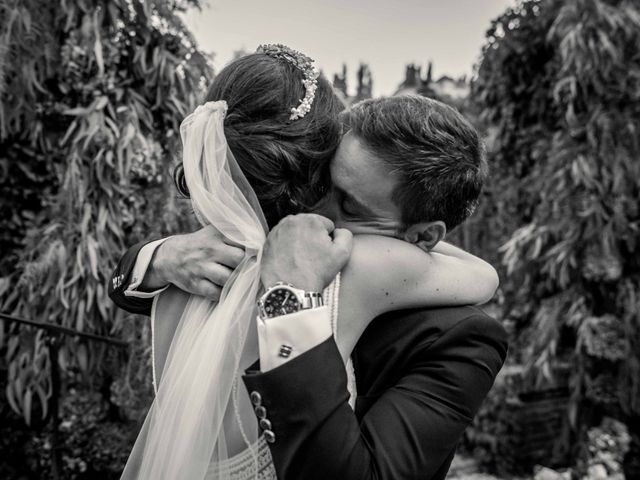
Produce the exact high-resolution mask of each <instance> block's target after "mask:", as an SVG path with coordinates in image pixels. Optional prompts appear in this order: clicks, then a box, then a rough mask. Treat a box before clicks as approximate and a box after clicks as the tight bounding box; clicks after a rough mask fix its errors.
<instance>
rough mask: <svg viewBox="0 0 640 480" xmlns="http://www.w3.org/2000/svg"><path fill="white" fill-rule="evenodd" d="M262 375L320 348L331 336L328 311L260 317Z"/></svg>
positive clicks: (316, 309)
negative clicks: (313, 349) (315, 348)
mask: <svg viewBox="0 0 640 480" xmlns="http://www.w3.org/2000/svg"><path fill="white" fill-rule="evenodd" d="M257 321H258V347H259V349H260V371H262V372H268V371H269V370H273V369H274V368H276V367H279V366H281V365H283V364H285V363H286V362H288V361H290V360H293V359H294V358H296V357H298V356H300V355H301V354H303V353H305V352H307V351H309V350H311V349H312V348H314V347H316V346H318V345H320V344H321V343H322V342H324V341H326V340H327V339H328V338H329V337H331V335H332V331H331V316H330V312H329V307H327V306H324V307H318V308H311V309H308V310H301V311H299V312H296V313H290V314H288V315H281V316H278V317H274V318H267V319H264V320H263V319H261V318H260V317H258V319H257Z"/></svg>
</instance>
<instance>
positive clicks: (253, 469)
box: [206, 274, 357, 480]
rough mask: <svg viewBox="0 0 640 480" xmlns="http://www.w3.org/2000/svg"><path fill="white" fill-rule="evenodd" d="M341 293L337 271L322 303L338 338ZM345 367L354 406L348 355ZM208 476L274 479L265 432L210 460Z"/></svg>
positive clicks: (353, 380)
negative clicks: (215, 460)
mask: <svg viewBox="0 0 640 480" xmlns="http://www.w3.org/2000/svg"><path fill="white" fill-rule="evenodd" d="M339 293H340V274H338V275H337V276H336V278H335V279H334V281H333V282H331V284H330V285H329V286H328V287H327V288H325V290H324V292H323V294H322V296H323V300H324V304H325V305H327V306H328V307H329V309H330V312H331V329H332V330H333V336H334V337H335V338H336V339H337V332H338V297H339ZM345 369H346V371H347V389H348V391H349V394H350V398H349V405H351V408H354V407H355V401H356V394H357V392H356V377H355V372H354V369H353V363H352V362H351V359H349V360H348V361H347V363H346V365H345ZM206 478H207V480H215V479H220V478H224V479H227V480H277V476H276V471H275V468H274V466H273V459H272V458H271V451H270V450H269V445H268V443H267V441H266V440H265V438H264V436H260V438H259V439H258V441H256V442H255V443H254V444H253V445H251V446H250V447H249V448H247V449H246V450H244V451H243V452H241V453H239V454H238V455H235V456H234V457H231V458H229V459H228V460H226V461H224V462H219V463H217V464H212V465H211V467H210V468H209V471H208V472H207V477H206Z"/></svg>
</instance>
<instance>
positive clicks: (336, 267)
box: [261, 214, 352, 292]
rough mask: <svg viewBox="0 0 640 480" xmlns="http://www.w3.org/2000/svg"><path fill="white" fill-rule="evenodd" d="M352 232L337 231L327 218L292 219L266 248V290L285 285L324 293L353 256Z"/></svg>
mask: <svg viewBox="0 0 640 480" xmlns="http://www.w3.org/2000/svg"><path fill="white" fill-rule="evenodd" d="M351 246H352V235H351V232H349V231H348V230H345V229H342V228H335V226H334V224H333V222H332V221H331V220H329V219H328V218H325V217H322V216H320V215H314V214H300V215H291V216H288V217H286V218H284V219H283V220H281V221H280V223H278V225H276V227H275V228H274V229H273V230H271V232H270V233H269V236H268V237H267V242H266V244H265V246H264V251H263V255H262V265H261V267H262V268H261V279H262V284H263V285H264V286H265V287H267V288H268V287H271V286H273V285H274V284H275V283H277V282H285V283H289V284H291V285H293V286H294V287H296V288H301V289H303V290H306V291H312V292H321V291H322V290H323V289H324V288H325V287H326V286H327V285H329V284H330V283H331V281H332V280H333V279H334V278H335V276H336V275H337V274H338V272H339V271H340V270H342V268H343V267H344V266H345V265H346V263H347V261H348V260H349V257H350V255H351Z"/></svg>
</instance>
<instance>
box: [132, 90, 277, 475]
mask: <svg viewBox="0 0 640 480" xmlns="http://www.w3.org/2000/svg"><path fill="white" fill-rule="evenodd" d="M226 109H227V105H226V103H225V102H224V101H218V102H209V103H207V104H205V105H202V106H200V107H198V108H197V109H196V111H195V112H194V113H192V114H191V115H189V116H188V117H187V118H186V119H185V120H184V122H183V123H182V125H181V127H180V132H181V135H182V142H183V145H184V151H183V165H184V173H185V179H186V182H187V186H188V188H189V192H190V195H191V200H192V202H193V207H194V210H195V212H196V214H197V216H198V219H199V220H200V222H201V223H202V224H203V225H206V224H210V225H213V226H214V227H215V228H216V229H218V230H219V231H220V232H221V233H222V234H223V235H224V236H225V237H226V238H227V240H229V241H231V242H233V243H235V244H237V245H239V246H242V247H243V248H244V250H245V251H246V255H245V258H244V260H243V262H242V263H241V264H240V266H238V268H237V269H236V270H235V271H234V274H233V275H232V278H231V280H230V281H229V282H228V283H227V285H226V286H225V287H224V289H223V291H222V295H221V299H220V301H219V302H218V303H216V302H212V301H209V300H207V299H205V298H203V297H199V296H195V295H192V296H190V297H189V298H188V301H186V306H185V307H184V309H182V308H180V310H182V312H181V315H180V320H179V323H178V325H177V328H176V329H175V334H174V335H173V340H172V341H171V346H170V347H169V349H168V354H167V356H166V361H165V362H164V366H163V368H162V378H161V381H160V382H159V385H158V387H157V395H156V398H155V401H154V402H153V405H152V406H151V409H150V410H149V413H148V414H147V418H146V420H145V422H144V425H143V427H142V430H141V431H140V434H139V436H138V438H137V440H136V443H135V446H134V448H133V451H132V453H131V455H130V457H129V460H128V462H127V465H126V467H125V470H124V472H123V474H122V478H123V479H126V480H129V479H139V480H142V479H144V480H162V479H167V480H169V479H170V480H176V479H185V480H201V479H205V478H206V479H210V478H226V477H225V474H220V473H215V472H212V468H211V467H212V466H216V465H218V464H220V463H224V461H225V460H227V459H228V458H231V457H233V456H234V455H235V454H237V453H239V452H240V451H246V450H247V449H249V450H251V451H254V450H255V444H256V441H257V439H258V427H257V421H256V418H255V415H254V413H253V409H252V406H251V403H250V400H249V398H248V395H247V392H246V389H245V387H244V384H243V382H242V380H241V378H240V376H241V374H242V372H243V370H244V369H245V368H247V367H248V366H249V365H250V364H251V363H253V361H255V360H257V358H258V351H257V333H256V332H255V328H256V327H255V322H254V319H255V314H256V313H255V303H256V296H257V294H258V290H259V287H260V272H259V265H260V257H261V254H262V246H263V244H264V241H265V239H266V232H267V227H266V222H265V220H264V216H263V214H262V211H261V209H260V206H259V204H258V201H257V199H256V197H255V193H254V192H253V190H252V189H251V186H250V185H249V184H248V182H247V180H246V178H245V177H244V176H243V174H242V172H241V171H240V169H239V167H238V165H237V163H236V162H235V159H234V158H233V154H232V153H231V151H230V150H229V148H228V146H227V142H226V139H225V135H224V128H223V121H224V116H225V113H226ZM154 360H155V359H154ZM256 454H257V452H255V453H254V455H256ZM256 462H257V456H256ZM213 470H215V468H214V469H213Z"/></svg>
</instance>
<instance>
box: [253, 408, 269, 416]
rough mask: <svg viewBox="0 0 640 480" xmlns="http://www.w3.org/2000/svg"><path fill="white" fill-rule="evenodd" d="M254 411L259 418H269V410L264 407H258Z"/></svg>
mask: <svg viewBox="0 0 640 480" xmlns="http://www.w3.org/2000/svg"><path fill="white" fill-rule="evenodd" d="M254 410H255V411H256V415H257V416H258V418H260V419H263V418H267V409H266V408H264V407H263V406H262V405H259V406H257V407H256V408H255V409H254Z"/></svg>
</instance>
